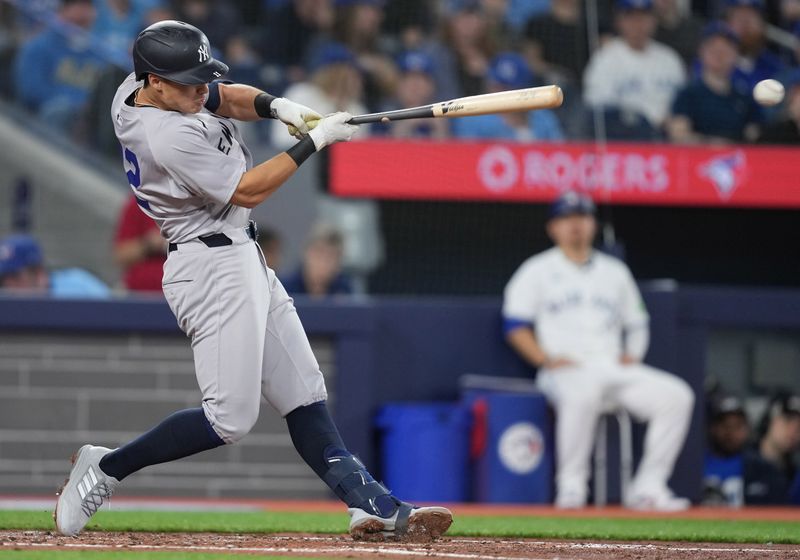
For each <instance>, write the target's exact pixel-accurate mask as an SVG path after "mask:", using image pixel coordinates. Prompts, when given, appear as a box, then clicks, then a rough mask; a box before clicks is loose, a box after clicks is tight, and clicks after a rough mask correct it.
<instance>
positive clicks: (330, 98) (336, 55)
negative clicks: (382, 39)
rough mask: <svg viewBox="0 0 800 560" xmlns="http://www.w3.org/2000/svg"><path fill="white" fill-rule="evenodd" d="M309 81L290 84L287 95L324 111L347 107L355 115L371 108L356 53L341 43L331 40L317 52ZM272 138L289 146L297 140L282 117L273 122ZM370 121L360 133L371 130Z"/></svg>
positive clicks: (340, 109) (277, 145)
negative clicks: (366, 100)
mask: <svg viewBox="0 0 800 560" xmlns="http://www.w3.org/2000/svg"><path fill="white" fill-rule="evenodd" d="M311 69H312V73H311V77H310V79H309V81H306V82H299V83H297V84H294V85H292V86H290V87H289V88H288V89H287V90H286V91H285V92H284V95H285V96H286V97H287V98H289V99H291V100H293V101H295V102H297V103H302V104H303V105H306V106H308V107H314V108H315V109H316V110H317V111H319V113H320V114H322V115H327V114H328V113H333V112H336V111H347V112H348V113H351V114H353V115H359V114H363V113H366V112H367V108H366V107H365V106H364V104H363V103H362V101H361V98H362V93H363V92H362V85H363V82H362V79H361V67H360V66H359V65H358V62H357V61H356V57H355V56H354V55H353V53H352V52H351V51H350V49H348V48H347V47H345V46H344V45H341V44H339V43H328V44H327V45H325V47H324V48H323V49H320V50H318V51H317V53H316V57H315V59H314V60H312V61H311ZM271 127H272V130H271V135H270V139H271V142H272V144H273V146H274V147H276V148H280V149H286V148H289V147H291V146H294V145H295V144H296V143H297V140H295V139H294V138H293V137H292V136H290V135H289V134H288V132H287V131H286V125H284V124H283V123H281V122H280V121H277V120H274V121H272V122H271ZM368 131H369V128H368V126H367V125H361V128H360V129H359V132H358V133H357V134H362V135H363V134H367V133H368Z"/></svg>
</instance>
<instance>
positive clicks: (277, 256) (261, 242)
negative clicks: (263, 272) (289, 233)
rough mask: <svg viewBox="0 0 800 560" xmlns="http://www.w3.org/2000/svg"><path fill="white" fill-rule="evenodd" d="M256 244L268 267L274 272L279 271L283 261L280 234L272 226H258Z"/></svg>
mask: <svg viewBox="0 0 800 560" xmlns="http://www.w3.org/2000/svg"><path fill="white" fill-rule="evenodd" d="M258 246H259V247H261V252H262V253H263V254H264V258H265V259H266V261H267V264H268V265H269V267H270V268H271V269H272V270H274V271H275V272H276V273H278V272H279V271H280V268H281V262H282V261H283V241H282V240H281V236H280V234H279V233H278V232H277V231H275V230H274V229H272V228H268V227H259V228H258Z"/></svg>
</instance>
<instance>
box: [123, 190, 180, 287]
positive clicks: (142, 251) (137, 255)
mask: <svg viewBox="0 0 800 560" xmlns="http://www.w3.org/2000/svg"><path fill="white" fill-rule="evenodd" d="M114 259H115V260H116V261H117V264H118V265H119V266H120V268H122V272H123V278H122V279H123V282H124V284H125V287H126V288H127V289H128V290H130V291H132V292H159V293H160V292H161V278H162V276H163V273H164V262H165V261H166V260H167V242H166V240H165V239H164V238H163V237H162V236H161V232H160V231H159V229H158V226H157V225H156V223H155V222H154V221H153V220H152V219H150V217H148V216H147V215H145V213H144V212H142V211H141V210H140V209H139V205H138V204H137V201H136V197H135V196H131V197H129V198H128V202H127V203H126V204H125V206H123V208H122V212H121V213H120V216H119V222H118V223H117V233H116V236H115V237H114Z"/></svg>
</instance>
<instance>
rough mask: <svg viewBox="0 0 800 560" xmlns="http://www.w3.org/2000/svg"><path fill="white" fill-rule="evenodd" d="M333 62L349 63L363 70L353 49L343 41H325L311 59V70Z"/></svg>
mask: <svg viewBox="0 0 800 560" xmlns="http://www.w3.org/2000/svg"><path fill="white" fill-rule="evenodd" d="M332 64H349V65H350V66H352V67H353V68H356V69H358V70H361V67H360V66H359V65H358V59H356V55H354V54H353V51H351V50H350V49H348V48H347V47H345V46H344V45H343V44H341V43H336V42H330V43H325V44H324V45H322V46H321V47H319V48H318V49H317V50H316V51H315V52H314V53H313V54H312V55H311V60H310V61H309V66H310V67H311V70H312V71H314V70H319V69H320V68H322V67H323V66H330V65H332Z"/></svg>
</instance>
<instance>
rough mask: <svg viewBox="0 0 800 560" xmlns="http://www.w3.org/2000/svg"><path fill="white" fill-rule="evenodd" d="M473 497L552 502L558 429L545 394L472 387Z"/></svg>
mask: <svg viewBox="0 0 800 560" xmlns="http://www.w3.org/2000/svg"><path fill="white" fill-rule="evenodd" d="M464 402H465V406H467V407H468V408H469V409H470V410H471V411H472V415H473V428H472V442H471V451H470V454H471V457H472V498H473V499H474V500H475V501H478V502H494V503H527V504H546V503H551V502H552V498H553V463H554V445H553V428H552V420H551V417H550V413H549V412H548V408H547V401H546V400H545V398H544V396H543V395H542V394H540V393H511V392H497V391H486V390H469V391H467V392H466V393H465V394H464Z"/></svg>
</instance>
